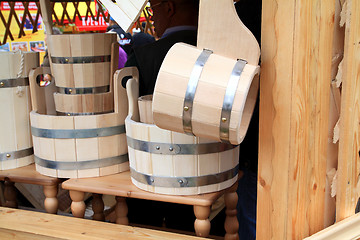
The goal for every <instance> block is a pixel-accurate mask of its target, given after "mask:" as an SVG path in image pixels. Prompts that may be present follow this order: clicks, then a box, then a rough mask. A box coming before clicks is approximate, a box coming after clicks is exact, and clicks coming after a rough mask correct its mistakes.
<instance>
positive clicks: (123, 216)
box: [115, 196, 129, 225]
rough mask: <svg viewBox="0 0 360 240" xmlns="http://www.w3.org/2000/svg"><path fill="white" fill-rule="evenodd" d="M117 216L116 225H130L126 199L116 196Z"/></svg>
mask: <svg viewBox="0 0 360 240" xmlns="http://www.w3.org/2000/svg"><path fill="white" fill-rule="evenodd" d="M115 199H116V206H115V215H116V223H117V224H122V225H129V219H128V217H127V214H128V207H127V204H126V198H124V197H119V196H116V197H115Z"/></svg>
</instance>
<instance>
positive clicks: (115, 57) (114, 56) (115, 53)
mask: <svg viewBox="0 0 360 240" xmlns="http://www.w3.org/2000/svg"><path fill="white" fill-rule="evenodd" d="M119 47H120V44H119V43H118V42H113V43H112V44H111V62H110V81H109V82H110V89H109V91H110V92H113V79H114V78H115V72H116V70H117V69H118V65H119Z"/></svg>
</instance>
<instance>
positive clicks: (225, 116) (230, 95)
mask: <svg viewBox="0 0 360 240" xmlns="http://www.w3.org/2000/svg"><path fill="white" fill-rule="evenodd" d="M246 64H247V62H246V61H245V60H241V59H240V60H238V61H237V62H236V63H235V66H234V68H233V70H232V72H231V76H230V79H229V82H228V85H227V87H226V91H225V96H224V101H223V106H222V110H221V118H220V139H221V140H222V141H224V142H228V141H229V125H230V117H231V110H232V106H233V103H234V98H235V94H236V90H237V87H238V84H239V80H240V76H241V74H242V72H243V70H244V67H245V65H246Z"/></svg>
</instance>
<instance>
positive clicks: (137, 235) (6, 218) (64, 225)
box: [0, 207, 204, 240]
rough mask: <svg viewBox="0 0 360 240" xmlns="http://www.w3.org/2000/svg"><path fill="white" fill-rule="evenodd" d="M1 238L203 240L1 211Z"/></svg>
mask: <svg viewBox="0 0 360 240" xmlns="http://www.w3.org/2000/svg"><path fill="white" fill-rule="evenodd" d="M0 226H1V227H0V238H1V239H40V240H45V239H46V240H53V239H59V240H60V239H64V240H65V239H68V240H81V239H84V240H85V239H86V240H88V239H128V240H135V239H149V240H155V239H156V240H158V239H173V240H182V239H194V240H195V239H204V238H200V237H193V236H187V235H181V234H175V233H169V232H163V231H156V230H150V229H144V228H137V227H130V226H124V225H119V224H112V223H105V222H99V221H92V220H85V219H80V218H74V217H66V216H59V215H53V214H45V213H40V212H32V211H25V210H18V209H9V208H4V207H1V208H0Z"/></svg>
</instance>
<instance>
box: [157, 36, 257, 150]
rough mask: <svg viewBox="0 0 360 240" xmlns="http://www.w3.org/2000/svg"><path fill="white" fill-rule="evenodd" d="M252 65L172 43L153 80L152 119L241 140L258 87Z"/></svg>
mask: <svg viewBox="0 0 360 240" xmlns="http://www.w3.org/2000/svg"><path fill="white" fill-rule="evenodd" d="M259 71H260V68H259V66H257V65H251V64H248V63H247V62H246V61H244V60H236V59H232V58H228V57H223V56H220V55H218V54H215V53H212V51H210V50H200V49H198V48H195V47H193V46H190V45H187V44H184V43H177V44H175V45H174V46H173V47H172V48H171V49H170V50H169V52H168V53H167V55H166V57H165V59H164V61H163V63H162V65H161V68H160V71H159V74H158V77H157V80H156V85H155V90H154V99H153V116H154V122H155V124H156V125H157V126H158V127H160V128H164V129H168V130H171V131H176V132H181V133H188V134H193V135H195V136H198V137H206V138H209V139H213V140H216V141H224V142H230V143H232V144H240V143H241V142H242V140H243V138H244V136H245V134H246V131H247V129H248V126H249V123H250V119H251V116H252V113H253V110H254V107H255V103H256V98H257V92H258V88H259Z"/></svg>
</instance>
